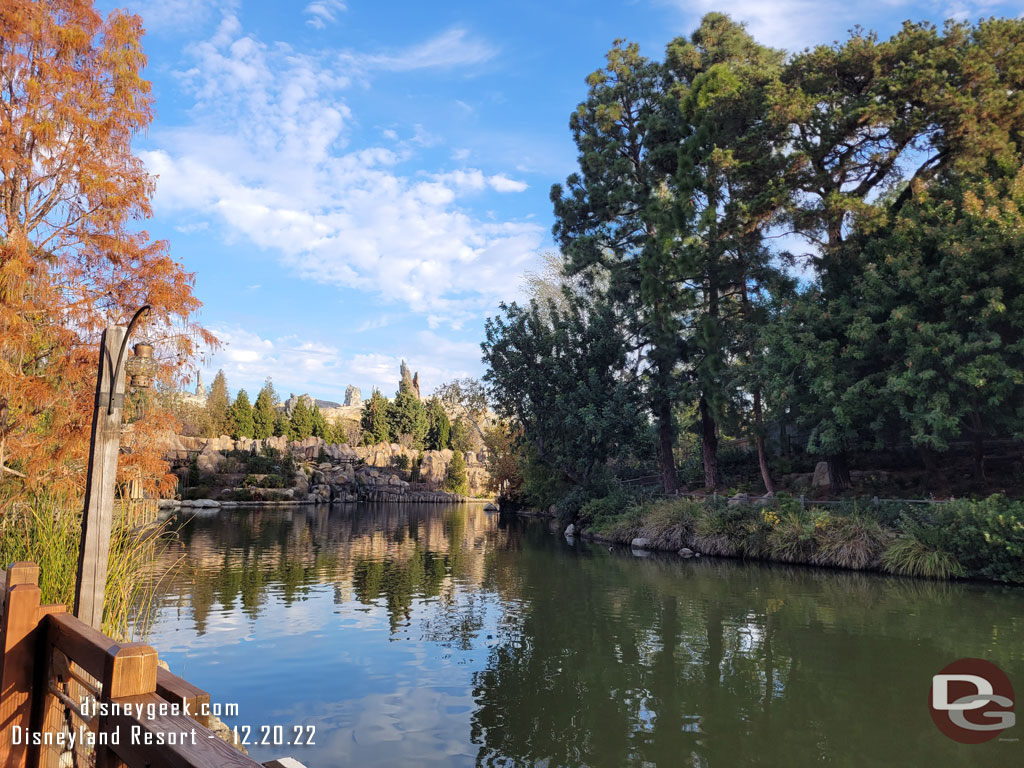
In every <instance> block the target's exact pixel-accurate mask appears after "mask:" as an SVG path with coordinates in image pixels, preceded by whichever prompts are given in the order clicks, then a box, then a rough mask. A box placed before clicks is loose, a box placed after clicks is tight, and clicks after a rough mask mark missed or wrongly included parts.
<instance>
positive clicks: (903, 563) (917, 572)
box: [882, 534, 966, 579]
mask: <svg viewBox="0 0 1024 768" xmlns="http://www.w3.org/2000/svg"><path fill="white" fill-rule="evenodd" d="M882 568H883V569H884V570H886V571H888V572H889V573H895V574H897V575H899V576H920V577H923V578H927V579H952V578H956V577H958V576H963V575H964V574H965V573H966V572H965V571H964V567H963V566H962V565H960V563H959V561H957V559H956V557H955V556H954V555H952V554H950V553H949V552H945V551H943V550H941V549H938V548H936V547H934V546H929V545H928V544H926V543H925V542H923V541H921V540H920V539H918V538H917V537H916V536H915V535H913V534H904V535H902V536H899V537H897V538H896V539H894V540H893V541H892V543H891V544H889V547H888V548H887V549H886V550H885V552H884V553H883V554H882Z"/></svg>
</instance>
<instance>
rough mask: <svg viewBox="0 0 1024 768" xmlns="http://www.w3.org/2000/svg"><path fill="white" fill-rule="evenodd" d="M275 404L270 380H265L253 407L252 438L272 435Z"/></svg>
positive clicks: (275, 397) (275, 400) (274, 393)
mask: <svg viewBox="0 0 1024 768" xmlns="http://www.w3.org/2000/svg"><path fill="white" fill-rule="evenodd" d="M276 403H277V393H276V392H275V391H274V385H273V383H271V381H270V378H269V377H268V378H267V381H266V383H265V384H264V385H263V389H261V390H260V393H259V394H258V395H257V396H256V404H255V405H254V406H253V412H252V419H253V436H254V437H257V438H264V437H270V436H271V435H273V434H274V422H275V421H276V419H277V413H276V411H275V410H274V405H275V404H276Z"/></svg>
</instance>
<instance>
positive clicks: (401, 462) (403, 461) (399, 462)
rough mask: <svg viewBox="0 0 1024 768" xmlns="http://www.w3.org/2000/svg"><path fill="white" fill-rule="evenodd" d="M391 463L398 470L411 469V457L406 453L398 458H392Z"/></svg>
mask: <svg viewBox="0 0 1024 768" xmlns="http://www.w3.org/2000/svg"><path fill="white" fill-rule="evenodd" d="M391 463H392V464H393V465H394V466H395V467H396V468H397V469H401V470H402V471H405V470H407V469H409V457H408V456H407V455H406V454H404V453H400V454H398V455H397V456H394V457H392V459H391Z"/></svg>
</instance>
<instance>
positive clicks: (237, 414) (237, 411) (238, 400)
mask: <svg viewBox="0 0 1024 768" xmlns="http://www.w3.org/2000/svg"><path fill="white" fill-rule="evenodd" d="M230 421H231V436H232V437H233V438H235V439H236V440H238V439H240V438H243V437H252V436H253V428H254V425H253V415H252V406H251V405H250V404H249V395H248V394H247V393H246V391H245V390H244V389H240V390H238V395H237V396H236V397H235V402H234V403H232V405H231V412H230Z"/></svg>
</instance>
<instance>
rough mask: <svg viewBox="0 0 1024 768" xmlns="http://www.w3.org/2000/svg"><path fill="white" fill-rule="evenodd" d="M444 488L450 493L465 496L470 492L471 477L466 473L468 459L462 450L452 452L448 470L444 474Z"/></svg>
mask: <svg viewBox="0 0 1024 768" xmlns="http://www.w3.org/2000/svg"><path fill="white" fill-rule="evenodd" d="M444 489H445V490H446V491H449V492H450V493H457V494H460V495H462V496H465V495H466V494H467V493H469V477H468V476H467V474H466V459H465V457H463V455H462V452H461V451H455V453H453V454H452V460H451V461H450V462H449V463H448V470H447V472H446V473H445V476H444Z"/></svg>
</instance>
